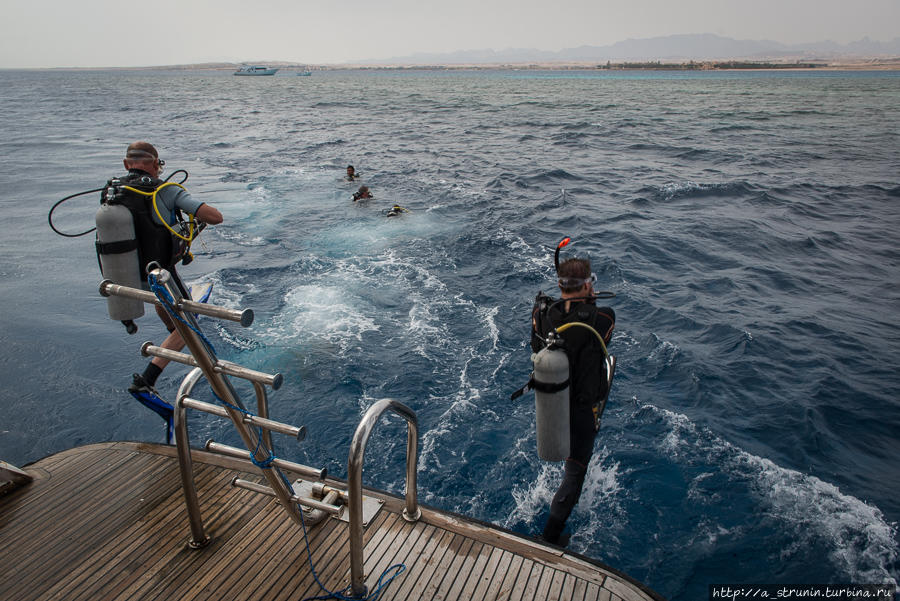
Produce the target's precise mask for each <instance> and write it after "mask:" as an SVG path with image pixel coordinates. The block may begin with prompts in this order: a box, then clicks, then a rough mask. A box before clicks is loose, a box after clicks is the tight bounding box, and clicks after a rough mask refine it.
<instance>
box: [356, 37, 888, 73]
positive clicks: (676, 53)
mask: <svg viewBox="0 0 900 601" xmlns="http://www.w3.org/2000/svg"><path fill="white" fill-rule="evenodd" d="M862 57H900V37H898V38H894V39H893V40H892V41H889V42H879V41H876V40H870V39H869V38H863V39H862V40H859V41H857V42H852V43H850V44H838V43H836V42H830V41H824V42H816V43H812V44H783V43H781V42H774V41H771V40H735V39H733V38H727V37H722V36H719V35H715V34H711V33H705V34H682V35H670V36H664V37H655V38H644V39H637V40H636V39H629V40H624V41H622V42H616V43H615V44H611V45H609V46H579V47H577V48H566V49H564V50H560V51H558V52H553V51H546V50H536V49H534V48H510V49H507V50H500V51H496V50H489V49H488V50H461V51H457V52H448V53H418V54H412V55H409V56H401V57H393V58H387V59H377V60H364V61H354V62H355V63H356V64H361V65H363V64H366V65H368V64H394V65H478V64H522V63H526V64H527V63H605V62H607V61H612V62H620V61H688V60H730V59H745V60H746V59H749V60H794V59H796V60H817V59H818V60H835V59H841V58H843V59H849V58H862Z"/></svg>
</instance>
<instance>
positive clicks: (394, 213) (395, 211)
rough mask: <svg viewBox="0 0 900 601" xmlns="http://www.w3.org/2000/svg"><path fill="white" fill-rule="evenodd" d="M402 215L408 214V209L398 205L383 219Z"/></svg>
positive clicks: (388, 211)
mask: <svg viewBox="0 0 900 601" xmlns="http://www.w3.org/2000/svg"><path fill="white" fill-rule="evenodd" d="M403 213H409V209H406V208H403V207H401V206H400V205H394V206H392V207H391V208H390V209H388V210H387V213H385V214H384V215H385V217H397V216H399V215H402V214H403Z"/></svg>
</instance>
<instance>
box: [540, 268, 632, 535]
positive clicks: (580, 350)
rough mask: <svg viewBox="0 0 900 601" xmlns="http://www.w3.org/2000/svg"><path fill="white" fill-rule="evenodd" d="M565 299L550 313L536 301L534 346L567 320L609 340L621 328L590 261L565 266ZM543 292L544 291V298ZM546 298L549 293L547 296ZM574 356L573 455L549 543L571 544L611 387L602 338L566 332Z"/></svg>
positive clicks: (556, 499)
mask: <svg viewBox="0 0 900 601" xmlns="http://www.w3.org/2000/svg"><path fill="white" fill-rule="evenodd" d="M557 273H558V276H559V281H558V284H559V289H560V291H561V293H562V294H561V299H560V300H559V301H557V302H555V303H553V304H552V305H550V307H549V308H548V309H547V310H546V311H544V312H541V311H540V306H539V303H535V308H534V309H533V311H532V321H531V323H532V330H531V349H532V350H533V351H534V352H538V351H540V350H541V349H542V348H543V346H544V341H543V340H542V339H543V338H546V336H547V334H548V333H549V332H550V331H551V330H552V329H554V328H558V327H559V326H562V325H563V324H566V323H571V322H582V323H585V324H587V325H589V326H591V327H592V328H594V330H596V331H597V333H598V334H600V336H601V337H602V338H603V341H604V343H608V342H609V339H610V337H611V336H612V332H613V328H614V327H615V322H616V314H615V312H614V311H613V310H612V309H611V308H610V307H597V306H596V305H595V293H594V289H593V283H594V277H595V276H594V275H593V274H592V273H591V264H590V261H588V260H587V259H568V260H566V261H564V262H562V263H561V264H560V265H559V269H558V270H557ZM540 296H541V295H539V298H540ZM544 298H546V297H544ZM560 335H561V336H562V338H563V340H564V341H565V347H564V348H565V351H566V355H567V357H568V359H569V374H570V381H571V384H570V388H569V399H570V400H569V417H570V430H569V432H570V442H569V445H570V446H569V456H568V457H567V458H566V464H565V472H564V474H563V480H562V483H561V484H560V486H559V489H558V490H557V491H556V494H555V495H554V496H553V501H552V502H551V503H550V515H549V516H548V518H547V524H546V525H545V526H544V531H543V534H542V537H543V539H544V540H546V541H547V542H550V543H553V544H561V545H563V546H565V545H566V544H567V543H568V536H561V535H562V532H563V529H564V528H565V525H566V520H567V519H569V514H571V513H572V509H573V508H574V507H575V504H576V503H577V502H578V498H579V497H580V496H581V488H582V486H583V485H584V478H585V476H586V475H587V466H588V463H589V462H590V460H591V455H592V454H593V451H594V438H595V437H596V435H597V430H596V423H595V413H594V406H595V405H596V404H597V403H598V402H599V401H600V400H602V396H603V394H604V392H605V391H606V387H607V382H606V372H605V370H604V367H603V365H604V363H603V361H604V357H605V352H604V349H603V347H602V345H601V344H600V341H599V340H597V337H596V336H595V335H594V334H593V333H592V332H591V331H590V330H588V329H585V328H581V327H574V328H569V329H567V330H565V332H563V333H561V334H560Z"/></svg>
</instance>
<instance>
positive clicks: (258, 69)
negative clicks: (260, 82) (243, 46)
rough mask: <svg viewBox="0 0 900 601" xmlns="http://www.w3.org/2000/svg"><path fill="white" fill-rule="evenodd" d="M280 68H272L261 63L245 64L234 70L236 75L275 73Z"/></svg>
mask: <svg viewBox="0 0 900 601" xmlns="http://www.w3.org/2000/svg"><path fill="white" fill-rule="evenodd" d="M276 71H278V68H277V67H276V68H274V69H270V68H269V67H263V66H260V65H244V66H243V67H241V68H240V69H238V70H237V71H235V72H234V74H235V75H275V72H276Z"/></svg>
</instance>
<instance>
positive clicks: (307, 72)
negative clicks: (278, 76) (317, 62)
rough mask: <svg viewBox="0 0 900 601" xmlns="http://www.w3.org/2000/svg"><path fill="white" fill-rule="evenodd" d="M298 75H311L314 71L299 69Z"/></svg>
mask: <svg viewBox="0 0 900 601" xmlns="http://www.w3.org/2000/svg"><path fill="white" fill-rule="evenodd" d="M297 75H299V76H300V77H309V76H310V75H312V71H298V72H297Z"/></svg>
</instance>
